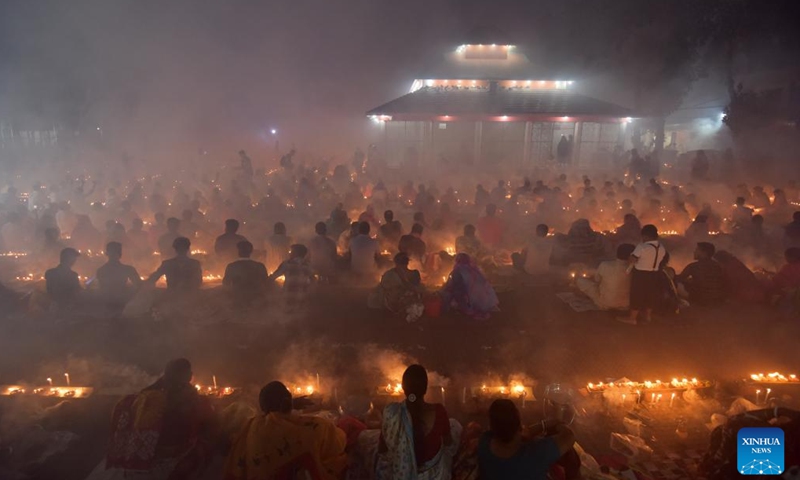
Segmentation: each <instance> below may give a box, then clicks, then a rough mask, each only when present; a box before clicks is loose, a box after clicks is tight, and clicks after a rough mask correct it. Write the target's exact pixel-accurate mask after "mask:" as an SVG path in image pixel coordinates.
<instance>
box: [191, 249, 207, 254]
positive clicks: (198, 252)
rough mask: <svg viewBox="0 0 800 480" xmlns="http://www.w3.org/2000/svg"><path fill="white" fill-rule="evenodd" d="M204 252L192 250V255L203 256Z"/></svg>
mask: <svg viewBox="0 0 800 480" xmlns="http://www.w3.org/2000/svg"><path fill="white" fill-rule="evenodd" d="M205 254H206V251H205V250H192V255H205Z"/></svg>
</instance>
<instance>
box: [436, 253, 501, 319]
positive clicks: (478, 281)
mask: <svg viewBox="0 0 800 480" xmlns="http://www.w3.org/2000/svg"><path fill="white" fill-rule="evenodd" d="M455 261H456V263H455V266H454V267H453V271H452V272H450V276H449V277H448V279H447V283H445V285H444V288H443V289H442V305H443V306H444V308H449V307H451V306H455V308H457V309H458V311H460V312H461V313H464V314H466V315H469V316H470V317H473V318H479V319H486V318H489V315H490V314H491V312H496V311H498V306H499V305H500V301H499V300H498V298H497V293H495V291H494V288H492V286H491V284H489V280H487V279H486V277H485V276H484V275H483V272H481V271H480V269H479V268H478V267H477V266H475V264H474V263H473V262H472V259H471V258H470V256H469V255H467V254H466V253H459V254H458V255H456V260H455Z"/></svg>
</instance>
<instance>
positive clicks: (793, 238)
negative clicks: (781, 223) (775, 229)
mask: <svg viewBox="0 0 800 480" xmlns="http://www.w3.org/2000/svg"><path fill="white" fill-rule="evenodd" d="M783 232H784V244H785V245H786V248H789V247H800V211H798V212H794V214H793V215H792V222H791V223H789V224H788V225H786V226H785V227H783Z"/></svg>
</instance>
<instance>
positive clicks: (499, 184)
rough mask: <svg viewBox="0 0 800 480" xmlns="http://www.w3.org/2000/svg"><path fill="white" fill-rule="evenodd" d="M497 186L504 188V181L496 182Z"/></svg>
mask: <svg viewBox="0 0 800 480" xmlns="http://www.w3.org/2000/svg"><path fill="white" fill-rule="evenodd" d="M497 186H498V187H500V188H506V181H505V180H498V181H497Z"/></svg>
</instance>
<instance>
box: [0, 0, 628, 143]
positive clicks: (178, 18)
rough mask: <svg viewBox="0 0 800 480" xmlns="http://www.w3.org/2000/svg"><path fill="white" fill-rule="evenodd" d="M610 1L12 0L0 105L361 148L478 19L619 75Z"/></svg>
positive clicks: (195, 132)
mask: <svg viewBox="0 0 800 480" xmlns="http://www.w3.org/2000/svg"><path fill="white" fill-rule="evenodd" d="M599 3H604V2H598V3H597V4H596V5H594V6H592V7H587V6H586V5H588V4H589V2H580V1H578V0H562V1H559V2H552V1H544V0H540V1H510V0H503V1H492V2H486V1H482V2H479V1H476V0H448V1H436V0H403V1H386V0H339V1H330V0H328V1H320V0H292V1H258V0H249V1H245V0H214V1H211V0H180V1H153V0H144V1H142V0H138V1H134V0H119V1H117V0H114V1H109V0H70V1H64V0H53V1H45V0H42V1H38V0H37V1H24V0H3V1H2V2H0V117H5V118H8V117H9V116H11V117H13V119H14V121H16V122H22V123H27V124H32V125H35V124H36V123H37V122H43V123H47V122H51V121H52V119H54V118H55V119H61V120H62V121H63V122H66V123H69V124H82V125H83V127H84V128H86V127H88V126H89V125H92V124H95V123H96V124H102V125H103V126H104V128H106V129H109V130H110V129H115V130H118V131H124V132H126V135H125V137H127V141H128V142H136V141H143V140H144V139H151V138H154V136H156V137H159V138H171V139H180V140H181V142H184V141H197V140H196V139H197V138H206V139H209V140H207V141H209V142H213V141H212V140H210V139H211V138H212V137H213V138H218V137H221V138H226V139H228V140H229V141H230V142H241V143H243V144H244V145H247V146H252V145H251V144H253V143H257V142H258V140H257V135H258V133H259V132H264V131H266V130H267V129H269V128H271V127H277V128H279V129H280V130H281V135H282V138H283V139H286V140H287V141H296V142H298V144H313V145H314V147H315V148H317V149H318V150H323V149H324V148H325V147H333V148H336V149H339V150H340V151H341V150H342V149H346V150H351V149H352V146H353V145H354V144H355V141H359V140H362V139H363V138H364V136H363V133H364V132H365V131H366V130H365V129H368V128H369V126H368V124H367V122H366V121H365V120H364V117H363V112H365V111H366V110H368V109H370V108H372V107H374V106H377V105H379V104H381V103H383V102H385V101H388V100H390V99H392V98H394V97H396V96H399V95H401V94H403V93H405V92H406V91H407V89H408V87H409V86H410V83H411V81H412V79H413V78H414V75H415V73H416V72H418V71H419V70H421V69H422V67H423V66H424V65H426V64H428V63H430V62H432V61H436V60H437V59H438V58H440V57H441V55H442V54H443V53H444V52H445V50H447V49H450V48H453V47H455V46H456V45H458V44H460V43H463V42H464V41H465V39H466V35H467V33H468V32H470V31H472V30H473V29H474V28H475V27H478V26H490V27H495V28H497V29H499V30H501V31H503V32H507V33H508V34H509V35H510V37H511V38H512V39H513V40H514V43H516V44H518V45H521V46H522V47H523V48H525V49H526V51H527V53H528V54H529V56H530V57H531V60H533V61H534V62H537V63H542V64H546V65H548V66H552V68H553V69H554V70H553V71H564V69H566V70H568V71H574V72H577V74H580V75H584V76H585V77H584V78H585V79H591V78H594V77H603V76H607V74H608V72H606V71H604V65H603V62H602V61H601V60H599V56H600V55H602V50H598V48H600V46H598V45H597V42H594V41H592V39H591V38H586V36H585V32H586V29H587V28H591V29H592V30H593V34H594V35H599V36H600V37H603V36H604V35H607V36H608V37H609V38H612V37H613V36H614V35H616V34H617V33H618V32H619V31H620V30H621V29H624V28H625V27H624V25H619V24H617V23H615V20H614V17H613V15H614V12H613V11H608V15H606V17H608V18H605V19H601V18H599V17H598V14H604V12H605V11H606V10H607V9H606V8H605V7H603V6H601V5H599ZM595 38H597V37H595ZM606 48H610V47H606ZM576 79H578V78H576ZM578 80H581V79H578ZM9 112H10V113H9ZM190 139H191V140H190ZM233 139H235V140H233ZM309 142H310V143H309ZM199 143H200V141H198V144H199ZM226 148H227V146H226Z"/></svg>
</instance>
